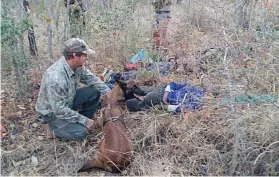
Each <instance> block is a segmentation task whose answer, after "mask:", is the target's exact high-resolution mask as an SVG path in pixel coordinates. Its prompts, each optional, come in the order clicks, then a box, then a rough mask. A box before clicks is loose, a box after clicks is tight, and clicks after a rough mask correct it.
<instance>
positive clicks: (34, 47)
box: [23, 0, 38, 57]
mask: <svg viewBox="0 0 279 177" xmlns="http://www.w3.org/2000/svg"><path fill="white" fill-rule="evenodd" d="M23 7H24V10H25V12H26V13H27V17H31V14H30V9H29V2H28V0H23ZM28 41H29V50H30V54H31V55H32V56H36V57H37V56H38V49H37V44H36V39H35V34H34V28H33V25H30V27H29V28H28Z"/></svg>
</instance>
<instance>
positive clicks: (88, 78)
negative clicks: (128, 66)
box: [80, 69, 110, 97]
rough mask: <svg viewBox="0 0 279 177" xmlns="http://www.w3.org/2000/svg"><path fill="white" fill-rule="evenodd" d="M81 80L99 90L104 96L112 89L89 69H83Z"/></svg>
mask: <svg viewBox="0 0 279 177" xmlns="http://www.w3.org/2000/svg"><path fill="white" fill-rule="evenodd" d="M80 82H81V83H83V84H86V85H88V86H92V87H93V88H95V89H96V90H98V91H99V92H100V93H101V95H102V97H103V96H104V95H106V94H107V93H108V92H109V91H110V88H109V87H108V86H107V85H106V84H105V83H104V82H103V81H102V80H101V79H100V78H99V77H97V76H95V75H93V74H92V73H91V72H90V71H89V70H88V69H83V70H82V74H81V78H80Z"/></svg>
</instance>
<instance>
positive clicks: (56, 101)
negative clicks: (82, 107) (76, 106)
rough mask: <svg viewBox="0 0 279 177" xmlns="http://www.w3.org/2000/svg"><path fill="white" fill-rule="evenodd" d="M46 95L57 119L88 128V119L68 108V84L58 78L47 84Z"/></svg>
mask: <svg viewBox="0 0 279 177" xmlns="http://www.w3.org/2000/svg"><path fill="white" fill-rule="evenodd" d="M50 77H55V76H50ZM46 94H47V95H46V96H47V98H48V99H49V103H50V105H51V108H52V111H53V114H54V115H55V117H57V118H60V119H63V120H67V121H69V122H71V123H77V122H78V123H80V124H82V125H84V126H87V122H88V118H87V117H85V116H83V115H81V114H79V113H78V112H76V111H74V110H72V109H71V108H69V107H68V106H67V84H66V82H63V81H61V80H59V79H58V78H54V79H53V80H51V81H49V82H46Z"/></svg>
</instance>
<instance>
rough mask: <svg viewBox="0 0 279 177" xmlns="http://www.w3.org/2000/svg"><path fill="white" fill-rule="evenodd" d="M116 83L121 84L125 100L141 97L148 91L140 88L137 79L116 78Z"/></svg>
mask: <svg viewBox="0 0 279 177" xmlns="http://www.w3.org/2000/svg"><path fill="white" fill-rule="evenodd" d="M116 83H117V84H118V85H119V86H120V88H121V90H122V91H123V93H124V98H125V100H129V99H132V98H137V99H138V98H139V97H140V96H144V95H146V93H145V92H144V91H143V90H142V89H141V88H140V86H139V85H138V84H137V82H136V81H135V80H127V81H120V80H116Z"/></svg>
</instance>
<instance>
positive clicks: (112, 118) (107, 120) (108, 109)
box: [103, 102, 127, 126]
mask: <svg viewBox="0 0 279 177" xmlns="http://www.w3.org/2000/svg"><path fill="white" fill-rule="evenodd" d="M114 103H115V104H113V105H119V106H121V104H116V103H117V102H114ZM120 109H121V108H120ZM110 110H111V104H108V105H107V110H105V111H106V113H105V116H106V115H108V114H107V111H109V116H108V119H106V121H105V122H104V123H103V126H105V124H106V123H107V122H109V121H110V122H114V121H116V120H118V119H119V118H120V117H121V116H122V115H124V114H125V112H126V110H127V107H126V109H125V110H124V111H123V110H122V109H121V112H122V113H121V114H120V115H118V116H111V111H110ZM123 125H124V126H125V124H123Z"/></svg>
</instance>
